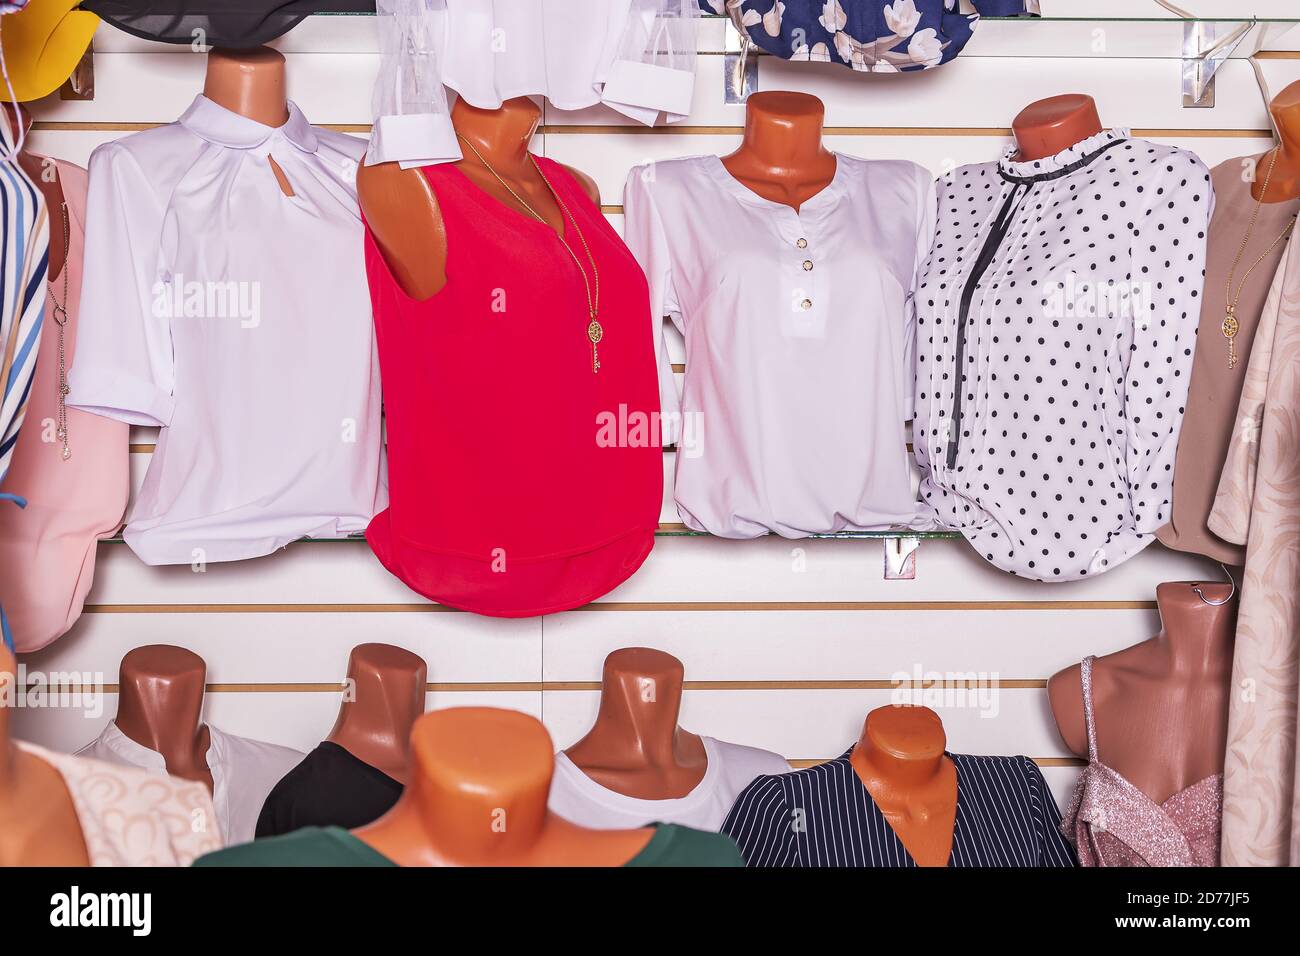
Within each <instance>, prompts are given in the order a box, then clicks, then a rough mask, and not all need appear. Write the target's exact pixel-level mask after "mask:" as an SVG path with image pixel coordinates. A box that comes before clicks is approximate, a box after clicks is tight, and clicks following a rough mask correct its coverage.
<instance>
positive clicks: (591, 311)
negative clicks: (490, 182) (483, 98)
mask: <svg viewBox="0 0 1300 956" xmlns="http://www.w3.org/2000/svg"><path fill="white" fill-rule="evenodd" d="M456 135H457V136H459V137H460V139H461V140H462V141H464V143H465V145H466V146H468V147H469V149H470V152H472V153H473V154H474V155H475V156H476V157H478V161H479V162H480V163H482V164H483V168H484V169H486V170H487V171H488V172H489V173H491V174H492V175H493V176H495V177H496V180H497V182H499V183H500V184H501V185H502V186H504V187H505V190H506V192H508V193H510V195H512V196H514V197H515V202H517V203H519V205H521V206H523V207H524V208H525V209H527V210H528V213H529V215H531V216H532V217H533V218H534V219H536V220H537V221H538V222H540V223H541V224H542V225H543V226H545V227H546V228H547V229H548V230H550V231H551V232H553V233H555V238H557V239H559V240H560V245H562V246H564V248H565V250H566V251H567V252H568V253H569V255H570V257H572V259H573V264H574V265H576V266H577V267H578V273H579V274H580V275H581V276H582V284H583V287H584V288H585V289H586V290H587V314H588V317H589V318H590V322H589V323H588V324H587V340H588V341H590V342H591V370H592V372H593V373H594V372H599V371H600V354H599V353H598V352H597V351H596V346H598V345H599V344H600V340H601V339H603V338H604V337H605V330H604V328H603V327H602V326H601V324H600V321H599V319H598V318H597V315H598V313H599V312H600V270H598V269H597V268H596V260H595V259H594V258H593V257H592V255H591V248H590V247H589V246H588V245H587V237H586V236H584V235H583V234H582V227H581V226H579V225H578V220H576V219H574V218H573V214H572V213H570V212H569V207H568V206H566V205H565V204H564V200H563V199H561V198H560V194H559V193H557V192H556V191H555V187H554V186H552V185H551V181H550V180H549V179H547V178H546V174H545V173H544V172H542V167H541V166H539V165H538V164H537V157H535V156H534V155H533V154H532V153H529V154H528V158H529V159H530V160H532V162H533V168H534V169H536V170H537V175H538V176H541V177H542V182H544V183H545V184H546V188H547V189H548V190H550V193H551V196H552V197H553V198H554V199H555V204H556V205H557V206H559V207H560V214H561V215H562V216H563V217H564V219H566V220H567V221H568V222H571V223H572V224H573V231H574V232H576V233H577V234H578V239H579V241H581V243H582V251H583V252H585V253H586V254H587V261H588V262H589V263H591V275H592V279H593V281H592V282H588V281H587V270H586V269H584V268H583V267H582V261H581V260H580V259H579V258H578V255H577V253H575V252H574V251H573V248H572V247H571V246H570V245H569V243H568V242H566V241H565V238H564V236H563V234H562V233H559V232H555V230H554V229H551V224H550V223H548V222H547V221H546V220H545V219H543V218H542V217H541V215H540V214H539V213H538V212H537V210H536V209H534V208H533V207H532V206H530V205H528V203H527V202H526V201H525V200H524V197H523V196H521V195H519V193H517V192H515V191H514V190H513V189H512V188H511V187H510V184H509V183H508V182H506V181H505V180H504V179H503V178H502V177H501V174H500V173H498V172H497V171H496V170H495V169H493V168H492V164H491V163H489V162H488V161H487V160H486V159H484V158H483V154H482V153H480V152H479V151H478V149H477V148H476V147H475V146H474V144H473V143H471V142H470V141H469V140H468V139H466V138H465V137H464V136H462V135H461V134H460V133H457V134H456ZM593 284H594V285H595V290H594V292H593V290H592V285H593Z"/></svg>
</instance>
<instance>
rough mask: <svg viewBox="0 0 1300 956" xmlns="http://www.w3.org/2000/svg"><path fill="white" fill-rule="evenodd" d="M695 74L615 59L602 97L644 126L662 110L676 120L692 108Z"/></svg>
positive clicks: (607, 104) (612, 107)
mask: <svg viewBox="0 0 1300 956" xmlns="http://www.w3.org/2000/svg"><path fill="white" fill-rule="evenodd" d="M694 90H695V74H694V72H691V71H687V70H674V69H672V68H671V67H666V66H657V65H655V64H653V63H641V62H638V61H636V60H615V61H614V62H613V64H612V65H611V66H610V68H609V76H608V77H607V78H606V80H605V87H604V90H603V91H602V94H601V100H602V102H604V104H605V105H606V106H608V107H610V108H611V109H614V110H617V111H618V112H620V113H622V114H623V115H624V116H626V117H628V118H629V119H634V120H636V121H637V122H638V123H643V124H644V125H646V126H653V125H654V122H655V119H657V118H658V116H659V112H660V111H661V110H662V111H663V112H664V113H665V114H666V116H667V119H668V122H670V123H678V122H681V121H682V120H683V119H685V118H686V117H687V115H689V113H690V112H691V99H692V97H693V95H694Z"/></svg>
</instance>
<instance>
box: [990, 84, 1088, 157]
mask: <svg viewBox="0 0 1300 956" xmlns="http://www.w3.org/2000/svg"><path fill="white" fill-rule="evenodd" d="M1101 129H1102V126H1101V119H1100V118H1099V117H1098V115H1097V104H1096V102H1095V101H1094V100H1093V98H1092V97H1091V96H1088V95H1086V94H1083V93H1063V94H1062V95H1060V96H1050V97H1048V98H1047V99H1045V100H1037V101H1035V102H1033V103H1030V104H1029V105H1028V106H1026V107H1025V108H1024V109H1023V110H1021V111H1020V112H1019V113H1018V114H1017V115H1016V118H1015V119H1014V120H1012V121H1011V130H1012V132H1013V133H1014V134H1015V137H1016V146H1017V148H1018V152H1017V154H1016V157H1015V158H1016V161H1017V162H1029V161H1032V160H1035V159H1042V158H1044V157H1045V156H1053V155H1055V154H1056V153H1059V152H1061V150H1064V149H1069V148H1070V147H1071V146H1073V145H1074V144H1075V143H1078V142H1081V141H1083V140H1085V139H1087V138H1088V137H1089V136H1095V135H1096V134H1097V133H1100V132H1101Z"/></svg>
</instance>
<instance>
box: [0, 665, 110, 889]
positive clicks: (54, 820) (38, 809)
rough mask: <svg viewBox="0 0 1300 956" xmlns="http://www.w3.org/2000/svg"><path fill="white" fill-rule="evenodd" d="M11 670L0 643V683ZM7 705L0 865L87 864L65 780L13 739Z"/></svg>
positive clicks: (3, 711) (1, 709)
mask: <svg viewBox="0 0 1300 956" xmlns="http://www.w3.org/2000/svg"><path fill="white" fill-rule="evenodd" d="M16 671H17V667H16V664H15V661H14V657H13V655H12V654H11V653H10V652H9V650H8V648H6V647H4V646H3V645H0V684H7V683H10V682H12V681H14V680H15V679H16V677H15V675H16ZM6 696H7V695H6ZM9 710H10V709H9V707H7V706H0V867H8V866H89V865H90V860H89V855H88V854H87V852H86V841H85V839H84V838H83V837H82V834H81V824H80V823H79V822H78V820H77V810H76V807H75V806H74V805H73V802H72V795H71V794H70V793H69V792H68V788H67V785H66V784H65V783H64V782H63V778H62V777H61V776H60V775H59V772H58V770H56V769H55V768H54V767H52V766H50V765H49V764H47V763H46V762H45V761H44V760H41V759H40V758H39V757H37V756H35V755H33V754H30V753H26V752H24V751H22V750H20V749H19V748H18V747H17V746H16V745H15V744H14V742H13V740H12V739H11V738H10V736H9Z"/></svg>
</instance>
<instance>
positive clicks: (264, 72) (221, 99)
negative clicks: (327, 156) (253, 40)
mask: <svg viewBox="0 0 1300 956" xmlns="http://www.w3.org/2000/svg"><path fill="white" fill-rule="evenodd" d="M203 95H204V96H206V97H207V98H208V99H210V100H212V102H214V103H216V104H217V105H218V106H222V107H224V108H226V109H228V110H230V111H231V112H232V113H238V114H239V115H240V116H246V117H248V118H249V119H251V120H254V121H255V122H258V123H261V124H262V125H263V126H271V127H278V126H283V125H284V124H285V123H287V122H288V121H289V106H288V98H287V95H286V92H285V76H284V56H283V55H281V54H280V53H278V52H277V51H275V50H272V49H270V48H269V47H264V46H262V47H257V48H256V49H253V50H226V49H214V50H213V51H212V52H211V53H209V54H208V69H207V76H206V78H205V80H204V83H203Z"/></svg>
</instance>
